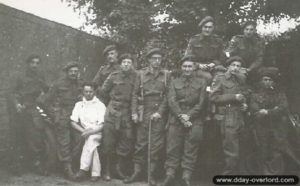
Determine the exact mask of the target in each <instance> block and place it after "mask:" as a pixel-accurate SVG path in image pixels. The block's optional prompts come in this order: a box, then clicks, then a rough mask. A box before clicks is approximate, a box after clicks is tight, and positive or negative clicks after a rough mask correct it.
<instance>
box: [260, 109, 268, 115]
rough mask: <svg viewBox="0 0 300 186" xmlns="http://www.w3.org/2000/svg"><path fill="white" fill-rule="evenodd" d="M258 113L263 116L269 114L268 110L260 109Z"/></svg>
mask: <svg viewBox="0 0 300 186" xmlns="http://www.w3.org/2000/svg"><path fill="white" fill-rule="evenodd" d="M258 113H259V114H261V115H267V114H268V110H266V109H260V110H259V111H258Z"/></svg>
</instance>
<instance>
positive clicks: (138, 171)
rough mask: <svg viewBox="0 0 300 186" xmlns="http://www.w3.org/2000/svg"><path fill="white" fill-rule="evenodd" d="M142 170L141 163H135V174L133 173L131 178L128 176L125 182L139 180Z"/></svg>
mask: <svg viewBox="0 0 300 186" xmlns="http://www.w3.org/2000/svg"><path fill="white" fill-rule="evenodd" d="M141 171H142V169H141V165H140V164H137V163H135V164H134V171H133V174H132V175H131V176H130V177H129V178H126V179H125V180H124V181H123V183H125V184H128V183H133V182H135V181H137V180H138V178H139V176H140V174H141Z"/></svg>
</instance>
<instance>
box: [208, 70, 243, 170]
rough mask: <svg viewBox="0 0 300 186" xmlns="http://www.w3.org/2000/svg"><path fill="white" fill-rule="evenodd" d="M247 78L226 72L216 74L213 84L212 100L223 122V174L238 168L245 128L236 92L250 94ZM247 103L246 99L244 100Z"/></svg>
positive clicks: (217, 115)
mask: <svg viewBox="0 0 300 186" xmlns="http://www.w3.org/2000/svg"><path fill="white" fill-rule="evenodd" d="M248 93H249V92H248V89H247V87H246V86H245V78H241V77H240V76H234V75H231V74H229V72H226V73H225V74H220V75H218V76H216V78H215V80H214V83H213V85H212V91H211V94H210V100H211V101H212V102H213V103H215V104H216V105H217V111H216V115H215V118H216V119H217V120H219V121H220V123H221V126H220V127H221V134H222V135H223V151H224V155H225V170H224V172H223V174H232V173H233V172H234V171H236V170H237V169H238V162H239V157H240V140H241V135H242V131H243V128H244V118H243V112H242V111H241V106H242V105H241V103H239V102H238V101H237V100H236V98H235V94H243V95H244V96H247V95H248ZM244 103H246V100H244Z"/></svg>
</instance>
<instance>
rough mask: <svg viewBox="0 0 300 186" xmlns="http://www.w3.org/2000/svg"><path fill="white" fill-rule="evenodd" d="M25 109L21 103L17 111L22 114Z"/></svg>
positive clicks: (17, 105) (17, 106)
mask: <svg viewBox="0 0 300 186" xmlns="http://www.w3.org/2000/svg"><path fill="white" fill-rule="evenodd" d="M24 109H25V106H24V105H22V104H20V103H18V104H16V110H17V112H18V113H21V112H22V111H23V110H24Z"/></svg>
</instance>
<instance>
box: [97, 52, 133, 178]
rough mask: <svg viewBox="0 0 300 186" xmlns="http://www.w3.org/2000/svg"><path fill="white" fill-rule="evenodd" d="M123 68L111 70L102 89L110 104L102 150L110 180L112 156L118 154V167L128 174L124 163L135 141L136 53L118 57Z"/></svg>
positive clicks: (117, 169) (105, 172)
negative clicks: (133, 98)
mask: <svg viewBox="0 0 300 186" xmlns="http://www.w3.org/2000/svg"><path fill="white" fill-rule="evenodd" d="M119 62H120V68H121V70H118V71H115V72H113V73H111V74H110V75H109V76H108V78H107V79H106V80H105V82H104V84H103V86H102V88H101V91H102V93H103V95H104V98H106V100H104V103H105V104H106V105H108V106H107V109H106V113H105V120H104V127H103V151H104V155H105V164H106V166H105V170H104V180H106V181H110V180H111V164H112V156H113V155H114V153H115V152H116V154H117V159H118V160H117V167H116V171H117V173H118V176H119V177H120V178H125V176H124V174H123V172H122V168H123V164H124V162H125V160H126V158H128V155H130V153H132V150H133V145H134V135H133V126H132V120H131V109H130V105H131V97H132V91H133V87H134V82H135V79H136V72H135V70H134V68H133V57H132V56H131V55H130V54H123V55H122V56H120V59H119Z"/></svg>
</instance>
